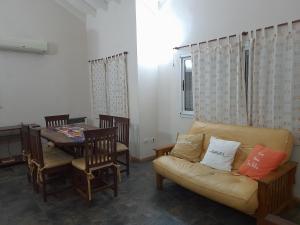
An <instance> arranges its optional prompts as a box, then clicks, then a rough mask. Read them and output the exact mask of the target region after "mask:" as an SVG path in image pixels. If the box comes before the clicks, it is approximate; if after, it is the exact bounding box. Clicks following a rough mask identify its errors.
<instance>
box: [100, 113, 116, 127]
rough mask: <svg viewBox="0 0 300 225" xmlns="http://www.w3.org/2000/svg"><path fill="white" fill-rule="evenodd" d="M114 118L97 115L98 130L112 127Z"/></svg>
mask: <svg viewBox="0 0 300 225" xmlns="http://www.w3.org/2000/svg"><path fill="white" fill-rule="evenodd" d="M113 121H114V117H113V116H110V115H101V114H100V115H99V128H110V127H113Z"/></svg>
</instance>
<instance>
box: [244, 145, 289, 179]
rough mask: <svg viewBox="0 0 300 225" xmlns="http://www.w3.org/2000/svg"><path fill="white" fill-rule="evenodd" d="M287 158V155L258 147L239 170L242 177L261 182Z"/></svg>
mask: <svg viewBox="0 0 300 225" xmlns="http://www.w3.org/2000/svg"><path fill="white" fill-rule="evenodd" d="M286 156H287V154H286V153H284V152H280V151H274V150H272V149H271V148H268V147H264V146H262V145H256V146H255V147H254V148H253V150H252V151H251V153H250V154H249V155H248V158H247V159H246V161H245V162H244V163H243V164H242V165H241V167H240V168H239V172H240V174H242V175H245V176H248V177H251V178H252V179H255V180H259V179H261V178H263V177H265V176H266V175H268V174H269V173H270V172H271V171H273V170H275V169H276V168H277V167H278V166H279V165H280V164H281V163H282V161H283V160H284V159H285V158H286Z"/></svg>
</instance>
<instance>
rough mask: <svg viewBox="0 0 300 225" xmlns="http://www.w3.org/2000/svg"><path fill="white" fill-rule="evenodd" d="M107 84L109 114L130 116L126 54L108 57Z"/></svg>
mask: <svg viewBox="0 0 300 225" xmlns="http://www.w3.org/2000/svg"><path fill="white" fill-rule="evenodd" d="M106 85H107V102H108V103H109V104H108V112H109V115H113V116H121V117H128V88H127V66H126V55H121V56H117V57H112V58H109V59H107V62H106Z"/></svg>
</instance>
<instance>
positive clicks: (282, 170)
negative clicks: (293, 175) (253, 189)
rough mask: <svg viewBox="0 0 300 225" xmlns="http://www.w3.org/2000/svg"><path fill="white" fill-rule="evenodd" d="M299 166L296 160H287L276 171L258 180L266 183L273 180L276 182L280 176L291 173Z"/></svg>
mask: <svg viewBox="0 0 300 225" xmlns="http://www.w3.org/2000/svg"><path fill="white" fill-rule="evenodd" d="M296 168H297V163H296V162H292V161H289V162H286V163H285V164H283V165H281V166H280V167H278V168H277V169H276V170H275V171H273V172H271V173H270V174H268V175H267V176H265V177H264V178H262V179H260V180H258V183H263V184H265V185H268V184H271V183H272V182H276V180H278V179H279V178H281V177H282V176H284V175H285V174H287V173H289V172H290V171H291V170H293V169H296Z"/></svg>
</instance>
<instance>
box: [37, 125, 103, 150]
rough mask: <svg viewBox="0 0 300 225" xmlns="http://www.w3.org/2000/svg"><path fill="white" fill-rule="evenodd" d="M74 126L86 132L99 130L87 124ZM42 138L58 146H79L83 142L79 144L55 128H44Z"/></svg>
mask: <svg viewBox="0 0 300 225" xmlns="http://www.w3.org/2000/svg"><path fill="white" fill-rule="evenodd" d="M72 126H76V127H81V128H83V129H84V130H95V129H99V128H98V127H95V126H91V125H87V124H73V125H72ZM41 136H42V137H43V138H45V139H47V140H48V141H52V142H53V143H54V144H56V145H60V146H62V145H77V144H82V142H78V141H76V140H74V139H72V138H70V137H68V136H66V135H65V134H63V133H60V132H57V131H55V130H54V129H53V128H42V129H41Z"/></svg>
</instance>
